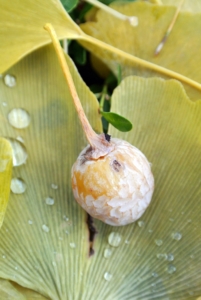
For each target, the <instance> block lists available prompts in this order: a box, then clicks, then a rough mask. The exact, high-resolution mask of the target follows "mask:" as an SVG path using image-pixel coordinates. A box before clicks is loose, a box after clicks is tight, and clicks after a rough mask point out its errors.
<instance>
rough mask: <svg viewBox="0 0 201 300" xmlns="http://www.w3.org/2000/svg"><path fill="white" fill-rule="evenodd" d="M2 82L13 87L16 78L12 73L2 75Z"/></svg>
mask: <svg viewBox="0 0 201 300" xmlns="http://www.w3.org/2000/svg"><path fill="white" fill-rule="evenodd" d="M4 83H5V85H7V86H8V87H14V86H15V85H16V78H15V76H13V75H9V74H7V75H5V76H4Z"/></svg>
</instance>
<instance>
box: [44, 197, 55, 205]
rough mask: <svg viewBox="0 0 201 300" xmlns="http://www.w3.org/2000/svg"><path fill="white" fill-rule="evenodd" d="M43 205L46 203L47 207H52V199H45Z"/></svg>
mask: <svg viewBox="0 0 201 300" xmlns="http://www.w3.org/2000/svg"><path fill="white" fill-rule="evenodd" d="M45 203H46V204H47V205H53V204H54V199H53V198H51V197H47V198H46V199H45Z"/></svg>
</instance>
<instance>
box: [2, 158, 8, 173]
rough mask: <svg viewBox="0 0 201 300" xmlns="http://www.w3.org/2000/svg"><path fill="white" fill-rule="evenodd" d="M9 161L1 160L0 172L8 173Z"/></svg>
mask: <svg viewBox="0 0 201 300" xmlns="http://www.w3.org/2000/svg"><path fill="white" fill-rule="evenodd" d="M8 162H9V159H1V160H0V172H4V171H6V167H7V165H8Z"/></svg>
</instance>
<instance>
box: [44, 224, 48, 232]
mask: <svg viewBox="0 0 201 300" xmlns="http://www.w3.org/2000/svg"><path fill="white" fill-rule="evenodd" d="M42 230H43V231H45V232H49V231H50V229H49V227H48V226H47V225H45V224H43V226H42Z"/></svg>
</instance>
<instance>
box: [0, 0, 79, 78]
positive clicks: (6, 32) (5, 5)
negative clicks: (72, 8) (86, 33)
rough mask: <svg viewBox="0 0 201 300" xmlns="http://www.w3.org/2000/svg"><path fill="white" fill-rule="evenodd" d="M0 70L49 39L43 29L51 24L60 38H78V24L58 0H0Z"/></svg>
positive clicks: (3, 69)
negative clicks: (47, 24)
mask: <svg viewBox="0 0 201 300" xmlns="http://www.w3.org/2000/svg"><path fill="white" fill-rule="evenodd" d="M0 10H1V18H0V44H1V48H0V57H1V58H3V59H1V61H0V73H2V72H4V71H5V70H7V69H8V68H9V67H10V66H12V65H13V64H14V63H16V62H17V61H19V60H20V59H21V58H22V57H24V56H25V55H27V54H28V53H30V52H31V51H33V50H35V49H36V48H39V47H41V46H43V45H45V44H48V43H50V37H49V35H48V34H47V32H46V31H45V30H44V28H43V27H44V25H45V24H46V23H48V22H49V23H51V22H52V24H54V28H55V30H56V32H57V35H58V37H59V38H60V39H63V38H69V39H72V38H77V37H78V36H79V35H80V29H79V27H78V26H77V25H76V24H75V23H74V22H73V21H72V20H71V18H70V17H69V15H68V14H67V13H66V11H65V9H64V8H63V7H62V5H61V2H60V1H59V0H43V1H40V0H35V1H32V0H20V1H18V0H14V1H12V5H11V4H10V2H8V1H4V0H0Z"/></svg>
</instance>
